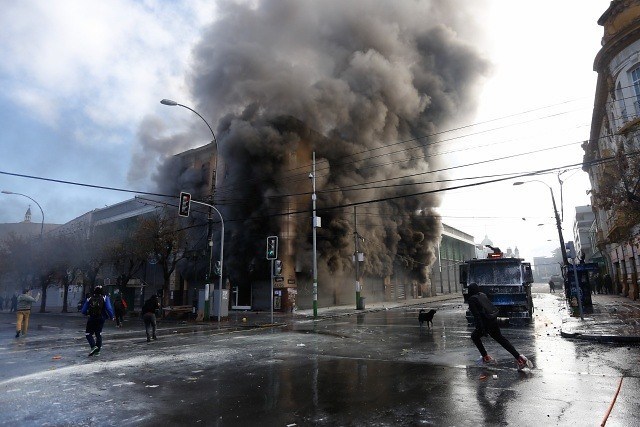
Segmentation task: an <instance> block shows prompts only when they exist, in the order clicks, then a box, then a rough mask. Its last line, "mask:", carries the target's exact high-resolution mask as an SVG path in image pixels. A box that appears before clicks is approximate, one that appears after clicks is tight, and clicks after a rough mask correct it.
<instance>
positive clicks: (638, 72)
mask: <svg viewBox="0 0 640 427" xmlns="http://www.w3.org/2000/svg"><path fill="white" fill-rule="evenodd" d="M631 83H632V84H633V91H634V93H635V95H636V96H635V99H634V101H633V106H634V108H635V112H636V115H637V116H640V66H636V68H634V69H633V70H632V71H631Z"/></svg>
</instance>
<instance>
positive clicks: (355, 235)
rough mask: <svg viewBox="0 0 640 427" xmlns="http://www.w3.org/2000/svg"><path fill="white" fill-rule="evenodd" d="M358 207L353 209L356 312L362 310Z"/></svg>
mask: <svg viewBox="0 0 640 427" xmlns="http://www.w3.org/2000/svg"><path fill="white" fill-rule="evenodd" d="M356 209H357V207H356V206H354V207H353V241H354V248H355V253H354V254H353V261H354V263H355V265H356V310H359V309H361V308H362V306H361V304H360V290H361V289H360V260H359V255H360V251H359V250H358V239H359V236H358V215H357V211H356Z"/></svg>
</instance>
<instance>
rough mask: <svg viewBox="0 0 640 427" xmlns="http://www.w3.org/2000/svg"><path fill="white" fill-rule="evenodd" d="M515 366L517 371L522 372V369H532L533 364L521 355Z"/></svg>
mask: <svg viewBox="0 0 640 427" xmlns="http://www.w3.org/2000/svg"><path fill="white" fill-rule="evenodd" d="M516 364H517V365H518V371H522V370H523V369H524V368H529V369H533V363H532V362H531V360H529V359H527V358H526V357H524V356H523V355H520V356H518V359H517V360H516Z"/></svg>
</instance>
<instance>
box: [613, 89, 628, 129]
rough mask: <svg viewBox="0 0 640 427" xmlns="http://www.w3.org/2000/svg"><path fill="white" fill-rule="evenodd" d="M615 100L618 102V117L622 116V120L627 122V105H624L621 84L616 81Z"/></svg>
mask: <svg viewBox="0 0 640 427" xmlns="http://www.w3.org/2000/svg"><path fill="white" fill-rule="evenodd" d="M616 102H617V103H618V108H620V117H621V118H622V122H623V123H626V122H628V121H629V117H628V116H627V106H626V105H624V95H623V94H622V85H621V84H620V82H618V86H616Z"/></svg>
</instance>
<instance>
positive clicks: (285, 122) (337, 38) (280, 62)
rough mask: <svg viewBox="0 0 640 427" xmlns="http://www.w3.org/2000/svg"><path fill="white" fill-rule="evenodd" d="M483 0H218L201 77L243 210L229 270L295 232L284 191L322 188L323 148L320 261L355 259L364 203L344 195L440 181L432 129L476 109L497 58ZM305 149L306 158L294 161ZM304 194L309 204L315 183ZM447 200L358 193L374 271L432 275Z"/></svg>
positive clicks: (235, 199) (225, 185)
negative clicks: (479, 24) (490, 54)
mask: <svg viewBox="0 0 640 427" xmlns="http://www.w3.org/2000/svg"><path fill="white" fill-rule="evenodd" d="M471 3H473V4H471ZM481 3H482V2H469V1H463V0H459V1H451V0H442V1H436V0H434V1H418V0H415V1H402V2H392V1H382V0H380V1H355V0H350V1H344V0H323V1H311V0H309V1H301V0H274V1H255V2H233V1H222V2H220V3H219V8H218V15H217V16H216V20H215V22H214V23H212V24H211V26H210V27H209V28H208V30H207V31H206V32H205V33H204V34H203V37H202V40H201V41H200V42H199V43H198V45H197V46H195V48H194V51H193V53H194V63H193V65H192V67H191V71H190V74H189V76H188V82H189V85H190V88H191V91H192V94H193V97H194V99H195V100H196V102H197V105H196V109H197V110H198V111H200V112H207V113H209V114H208V115H207V118H208V119H210V120H211V122H212V123H215V126H214V128H215V129H216V134H217V136H218V142H219V145H220V150H221V158H222V159H224V166H220V167H219V173H221V174H222V173H223V174H224V176H219V177H218V180H219V181H218V182H219V188H218V190H217V194H216V200H217V201H218V203H220V204H221V206H223V210H224V213H225V216H227V217H228V218H230V219H233V220H234V221H230V225H229V230H230V231H229V233H231V236H232V237H231V238H229V237H228V239H229V240H230V241H232V242H233V249H230V250H229V253H228V254H226V255H225V259H226V260H227V261H228V262H229V266H230V267H229V268H228V271H230V272H233V271H236V270H237V271H242V270H243V269H246V266H247V265H250V264H252V263H255V259H258V258H261V259H263V258H264V254H263V251H264V237H265V236H266V235H268V234H271V233H274V232H278V233H280V232H282V231H283V230H281V228H282V222H281V217H278V216H275V215H276V214H278V213H281V212H283V211H284V210H285V209H286V208H287V206H288V205H287V204H288V203H290V202H291V200H292V199H291V198H283V197H282V196H283V195H291V194H297V191H299V190H300V189H304V191H307V192H309V191H310V190H311V183H310V180H309V179H308V177H307V175H308V174H309V172H310V168H311V166H310V164H311V151H315V152H316V157H317V168H318V171H317V183H316V184H317V191H318V201H317V206H318V212H319V215H320V216H322V222H323V227H322V228H321V229H319V230H318V251H319V255H320V256H319V264H321V265H320V268H321V271H329V272H331V273H332V274H336V275H340V274H343V273H344V274H346V273H349V272H350V271H352V269H353V266H352V260H351V256H352V254H353V250H354V249H353V245H354V240H353V239H354V236H353V207H348V208H336V207H339V206H343V205H348V204H351V203H359V202H366V201H370V200H378V199H384V198H388V197H395V196H398V195H405V194H406V195H412V194H415V193H418V192H424V191H427V190H430V189H436V188H438V185H437V184H433V183H426V184H425V183H422V182H424V181H434V180H436V179H438V178H442V176H434V175H436V174H425V173H426V172H429V171H432V170H435V169H438V168H439V166H441V165H440V160H439V157H437V156H434V155H433V154H434V149H433V148H431V144H432V143H433V142H435V140H434V139H433V138H430V137H428V135H430V134H434V133H436V132H438V131H442V130H443V129H446V128H447V127H450V126H452V125H454V124H455V123H460V122H461V121H463V120H465V119H468V118H469V115H470V114H472V113H473V112H474V110H475V107H476V95H477V93H476V90H477V88H478V86H479V84H480V83H481V80H482V77H483V76H484V75H485V74H486V73H487V70H488V63H487V62H486V61H485V60H484V59H483V58H482V56H481V55H480V54H479V53H478V50H477V49H476V48H475V47H474V46H473V45H472V44H471V43H470V42H468V40H472V39H473V38H474V31H476V29H475V28H474V23H473V22H474V21H473V17H474V11H475V8H479V7H482V4H481ZM403 141H404V142H403ZM435 151H438V150H435ZM292 153H297V155H298V156H299V155H300V154H301V153H303V154H304V155H305V156H306V160H305V164H304V165H305V167H304V168H303V169H292V168H291V167H288V166H287V165H289V164H290V163H288V158H290V157H291V156H292V155H293V154H292ZM296 164H297V165H298V166H299V163H296ZM167 170H170V168H169V169H167ZM172 179H173V178H172ZM358 186H359V187H358ZM363 187H366V189H363ZM295 200H298V204H297V205H296V208H297V209H301V208H304V209H306V210H309V209H310V207H311V205H310V198H309V196H308V195H306V196H304V199H301V198H299V197H298V198H296V199H295ZM300 200H307V202H306V204H304V202H300ZM300 203H302V204H300ZM439 203H440V200H439V197H438V196H435V195H421V196H408V197H405V198H394V199H391V200H387V201H381V202H376V203H370V204H364V205H359V206H358V208H357V209H358V231H359V233H360V234H361V235H362V237H363V238H364V241H363V242H362V248H363V252H365V253H366V264H365V270H366V272H367V274H370V275H374V276H376V277H385V276H387V275H391V274H393V273H394V270H395V269H397V268H405V269H407V270H409V271H411V274H412V276H413V278H414V279H415V280H417V281H419V282H420V283H425V282H426V280H427V275H428V273H429V266H430V265H431V264H432V263H433V261H434V259H435V256H436V255H435V247H436V245H437V243H438V241H439V238H440V234H441V222H440V219H439V218H438V217H437V215H435V214H434V211H433V208H434V207H437V206H438V205H439ZM289 207H290V206H289ZM270 215H274V216H270ZM309 217H310V214H309V213H308V212H307V213H304V214H297V218H298V219H297V220H296V222H295V224H296V225H295V230H294V234H295V236H296V242H295V250H296V251H299V255H300V254H301V253H302V254H305V256H302V257H301V256H298V260H299V263H300V265H297V266H296V269H297V270H298V271H308V269H310V263H311V259H310V256H306V254H308V253H309V251H310V247H311V245H310V230H311V228H310V224H309V223H310V220H309ZM234 269H235V270H234Z"/></svg>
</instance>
